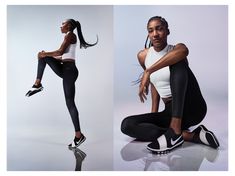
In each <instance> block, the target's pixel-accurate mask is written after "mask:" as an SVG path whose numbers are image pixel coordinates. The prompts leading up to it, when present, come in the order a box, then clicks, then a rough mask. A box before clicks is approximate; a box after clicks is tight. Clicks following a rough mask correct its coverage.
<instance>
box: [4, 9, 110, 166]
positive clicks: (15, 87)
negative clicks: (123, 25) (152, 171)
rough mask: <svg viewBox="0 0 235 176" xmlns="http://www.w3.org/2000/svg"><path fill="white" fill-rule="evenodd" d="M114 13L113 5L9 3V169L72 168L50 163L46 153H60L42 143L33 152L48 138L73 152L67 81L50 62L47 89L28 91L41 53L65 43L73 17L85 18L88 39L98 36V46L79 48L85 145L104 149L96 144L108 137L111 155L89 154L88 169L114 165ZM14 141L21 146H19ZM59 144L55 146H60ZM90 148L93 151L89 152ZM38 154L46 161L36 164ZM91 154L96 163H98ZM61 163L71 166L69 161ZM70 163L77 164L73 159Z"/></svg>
mask: <svg viewBox="0 0 235 176" xmlns="http://www.w3.org/2000/svg"><path fill="white" fill-rule="evenodd" d="M112 17H113V10H112V6H8V8H7V32H8V33H7V37H8V38H7V47H8V50H7V54H8V56H7V91H8V92H7V100H8V102H7V130H8V134H7V135H8V170H51V169H54V170H57V169H58V170H66V169H69V168H68V167H66V166H64V167H58V168H57V166H56V164H53V163H50V164H48V162H50V160H48V159H47V157H48V158H50V157H51V158H53V157H54V155H56V152H49V151H48V147H45V145H43V146H41V148H40V149H39V151H40V152H37V154H34V155H31V152H33V151H34V150H35V149H37V148H34V147H35V146H40V145H41V144H45V141H47V142H48V143H50V144H52V146H54V144H58V143H59V144H61V145H59V144H58V145H59V146H63V147H64V148H65V150H63V152H64V153H62V150H61V151H60V152H61V156H68V155H67V153H68V152H67V150H66V146H67V144H68V143H69V142H71V141H72V139H73V136H74V128H73V125H72V121H71V118H70V116H69V113H68V110H67V107H66V104H65V99H64V92H63V87H62V80H61V79H60V78H59V77H58V76H57V75H56V74H55V73H54V72H53V71H52V70H51V69H50V67H48V66H47V67H46V70H45V72H44V77H43V81H42V84H43V86H44V90H43V91H42V92H41V93H38V94H36V95H34V96H32V97H29V98H28V97H25V96H24V95H25V94H26V92H27V91H28V89H29V88H30V87H31V86H32V85H33V83H34V80H35V77H36V69H37V53H38V52H39V51H41V50H45V51H52V50H55V49H58V48H59V47H60V45H61V43H62V41H63V38H64V35H63V34H61V32H60V26H61V23H62V22H63V21H64V20H66V19H68V18H74V19H76V20H79V21H80V23H81V26H82V31H83V35H84V38H85V40H86V41H87V42H88V43H93V42H95V41H96V35H98V37H99V43H98V44H97V46H94V47H90V48H87V49H82V50H80V49H79V47H78V48H77V62H76V64H77V67H78V70H79V77H78V80H77V82H76V98H75V101H76V104H77V107H78V111H79V114H80V125H81V130H82V132H83V133H84V134H85V135H86V136H87V141H86V144H89V146H90V147H91V148H92V149H91V151H90V153H92V152H94V151H96V150H98V149H100V147H99V145H97V144H96V149H94V147H93V145H95V144H94V143H100V144H102V143H101V141H104V144H106V146H107V149H106V151H107V153H108V154H109V153H110V154H109V155H108V157H109V158H108V157H107V160H104V161H102V162H99V163H97V161H96V160H95V159H96V158H97V157H99V155H98V156H97V155H92V156H91V154H90V156H89V158H90V160H89V162H90V163H88V165H89V166H88V165H87V166H85V170H102V169H103V170H110V169H111V168H112V162H111V160H112V159H110V158H112V155H111V154H112V139H113V135H112V129H113V128H112V125H111V124H112V120H113V119H112V112H113V111H112V108H113V104H112V103H113V77H112V73H113V45H112V43H113V29H112V26H113V18H112ZM75 32H76V30H75ZM29 141H30V142H31V143H30V144H29ZM38 142H39V143H40V144H38ZM19 143H20V145H19ZM86 144H84V145H86ZM15 145H18V147H17V150H15ZM24 145H27V147H26V148H25V146H24ZM58 145H55V148H59V147H58ZM42 147H44V149H42ZM87 148H89V147H86V149H87ZM101 148H103V146H102V147H101ZM26 150H27V155H25V151H26ZM66 152H67V153H66ZM85 152H86V153H87V155H88V154H89V151H87V150H85ZM97 153H98V151H97ZM69 154H70V152H69ZM35 155H36V156H35ZM44 155H45V156H46V157H45V156H44ZM100 155H101V154H100ZM25 156H28V157H25ZM37 157H38V158H40V159H41V160H40V161H38V163H39V164H38V165H35V164H34V162H35V161H34V160H35V159H36V160H37ZM43 157H44V159H43ZM71 157H73V156H72V155H71ZM92 158H94V160H93V161H94V162H95V163H93V164H92V162H93V161H92ZM109 159H110V160H109ZM73 160H74V159H73ZM22 161H24V162H22ZM58 162H59V160H58ZM61 162H62V163H63V164H64V165H66V163H67V165H69V162H66V160H64V161H61ZM40 164H41V165H40ZM50 165H51V166H50ZM70 167H71V168H72V169H73V165H72V164H71V165H70Z"/></svg>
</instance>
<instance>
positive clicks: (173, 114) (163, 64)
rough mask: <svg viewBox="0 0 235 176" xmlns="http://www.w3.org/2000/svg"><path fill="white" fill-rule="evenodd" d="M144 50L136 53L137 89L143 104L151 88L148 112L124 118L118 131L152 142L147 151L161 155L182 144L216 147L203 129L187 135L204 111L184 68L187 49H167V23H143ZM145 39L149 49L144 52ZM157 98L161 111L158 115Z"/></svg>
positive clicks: (155, 20)
mask: <svg viewBox="0 0 235 176" xmlns="http://www.w3.org/2000/svg"><path fill="white" fill-rule="evenodd" d="M147 30H148V37H147V40H146V43H145V49H144V50H142V51H140V52H139V53H138V60H139V63H140V65H141V66H142V67H143V69H144V73H143V76H142V78H141V83H140V86H139V97H140V101H141V102H144V101H145V100H146V95H147V94H148V87H149V85H150V86H151V98H152V112H151V113H147V114H141V115H134V116H129V117H127V118H125V119H124V120H123V121H122V124H121V131H122V132H123V133H124V134H127V135H129V136H131V137H134V138H137V139H138V140H142V141H152V143H150V144H148V146H147V149H149V150H150V151H152V152H154V153H157V154H161V153H166V152H169V151H171V150H172V149H174V148H176V147H179V146H180V145H182V144H183V142H184V141H190V142H194V143H200V144H205V145H208V146H210V147H213V148H218V147H219V142H218V140H217V139H216V137H215V135H214V134H213V133H212V132H211V131H209V130H207V129H206V127H204V126H203V125H200V126H198V127H197V128H196V129H195V130H193V131H192V132H190V131H189V130H188V128H189V127H191V126H194V125H198V124H199V123H200V122H201V121H202V120H203V119H204V117H205V115H206V111H207V107H206V102H205V100H204V99H203V96H202V94H201V91H200V88H199V85H198V83H197V80H196V78H195V76H194V75H193V73H192V71H191V69H190V68H189V66H188V61H187V58H186V57H187V55H188V49H187V47H186V46H185V45H184V44H182V43H179V44H177V45H175V46H173V45H168V43H167V37H168V35H169V34H170V31H169V29H168V23H167V21H166V20H165V19H164V18H162V17H160V16H154V17H152V18H150V19H149V21H148V23H147ZM148 39H149V40H150V45H149V46H150V47H149V48H146V45H147V42H148ZM160 98H161V99H162V100H163V102H164V103H165V110H164V111H162V112H158V107H159V100H160Z"/></svg>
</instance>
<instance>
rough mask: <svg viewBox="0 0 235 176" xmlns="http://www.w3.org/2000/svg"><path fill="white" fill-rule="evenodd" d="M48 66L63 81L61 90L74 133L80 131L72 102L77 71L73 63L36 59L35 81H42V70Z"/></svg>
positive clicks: (76, 113) (75, 109) (48, 58)
mask: <svg viewBox="0 0 235 176" xmlns="http://www.w3.org/2000/svg"><path fill="white" fill-rule="evenodd" d="M46 64H48V65H49V66H50V67H51V69H52V70H53V71H54V72H55V73H56V74H57V75H58V76H59V77H61V78H62V79H63V88H64V95H65V101H66V105H67V108H68V110H69V113H70V116H71V118H72V121H73V125H74V128H75V131H80V124H79V114H78V110H77V107H76V105H75V102H74V98H75V81H76V80H77V77H78V69H77V67H76V65H75V63H74V62H63V63H62V62H61V61H59V60H58V59H55V58H53V57H44V58H41V59H38V70H37V79H40V80H41V79H42V76H43V72H44V69H45V67H46Z"/></svg>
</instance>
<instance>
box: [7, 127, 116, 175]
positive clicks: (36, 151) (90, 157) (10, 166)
mask: <svg viewBox="0 0 235 176" xmlns="http://www.w3.org/2000/svg"><path fill="white" fill-rule="evenodd" d="M20 131H21V133H18V134H16V133H15V132H13V131H10V130H9V133H8V147H7V148H8V150H7V170H8V171H81V170H82V171H110V170H113V155H112V154H113V143H112V141H111V140H109V141H108V140H107V141H101V140H96V139H95V138H93V137H92V136H90V135H89V134H88V135H86V137H87V140H86V141H85V142H84V143H83V144H82V145H81V146H79V149H75V148H69V147H68V146H67V144H69V143H70V141H68V140H66V139H69V138H68V137H67V135H66V134H64V136H62V135H63V134H62V133H61V134H59V135H58V134H55V133H54V132H53V131H52V130H50V131H49V130H47V128H45V130H44V133H41V134H38V135H36V133H34V136H33V135H32V131H31V134H30V131H28V130H23V129H21V130H20ZM66 141H67V142H66ZM102 151H105V152H106V155H104V154H103V153H102ZM97 161H98V162H97Z"/></svg>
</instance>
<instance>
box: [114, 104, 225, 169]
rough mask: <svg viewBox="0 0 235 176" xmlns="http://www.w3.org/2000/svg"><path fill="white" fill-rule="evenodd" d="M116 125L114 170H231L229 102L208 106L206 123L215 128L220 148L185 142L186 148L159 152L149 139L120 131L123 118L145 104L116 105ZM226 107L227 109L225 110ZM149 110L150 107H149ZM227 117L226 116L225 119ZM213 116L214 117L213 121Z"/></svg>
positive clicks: (183, 146)
mask: <svg viewBox="0 0 235 176" xmlns="http://www.w3.org/2000/svg"><path fill="white" fill-rule="evenodd" d="M116 107H118V108H116V110H115V117H114V119H115V120H114V124H116V125H115V130H114V135H115V142H114V170H124V171H128V170H131V171H197V170H200V171H207V170H209V171H218V170H223V171H224V170H228V140H227V139H228V138H227V136H228V135H227V109H226V104H225V106H223V105H221V104H220V105H219V104H218V105H216V104H215V105H213V106H211V107H213V108H208V115H207V119H205V120H204V121H203V122H202V123H203V124H204V125H206V126H207V127H208V128H209V129H213V131H214V132H215V134H216V136H217V138H218V140H219V142H220V145H221V146H220V148H219V150H214V149H212V148H209V147H207V146H203V145H196V144H192V143H189V142H185V143H184V144H183V145H182V147H180V148H178V149H176V150H174V151H172V152H171V153H169V154H167V155H161V156H159V155H155V154H152V153H150V152H149V151H148V150H147V149H146V145H147V144H148V143H146V142H137V141H135V140H134V139H132V138H130V137H128V136H125V135H124V134H122V133H121V132H120V123H121V120H122V119H123V118H124V117H125V116H128V115H132V114H133V112H139V113H141V111H142V110H143V105H141V104H140V103H139V104H137V103H136V104H133V103H132V104H122V105H121V106H118V105H117V106H116ZM223 108H224V109H223ZM146 110H147V109H146ZM223 117H225V118H223ZM212 118H214V119H213V120H212Z"/></svg>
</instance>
